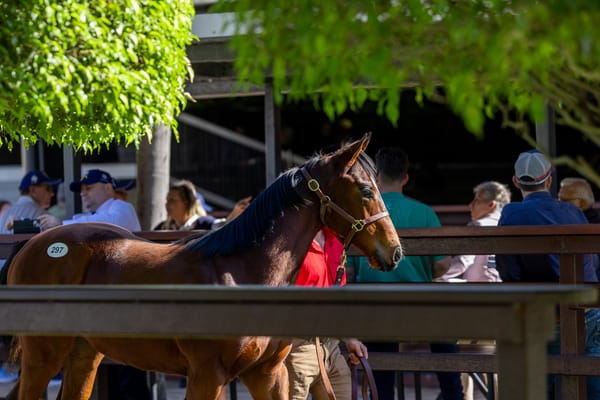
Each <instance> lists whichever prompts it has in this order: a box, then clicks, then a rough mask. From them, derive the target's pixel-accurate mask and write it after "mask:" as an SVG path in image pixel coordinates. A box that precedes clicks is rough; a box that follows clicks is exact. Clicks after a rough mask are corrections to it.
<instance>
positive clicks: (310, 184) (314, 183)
mask: <svg viewBox="0 0 600 400" xmlns="http://www.w3.org/2000/svg"><path fill="white" fill-rule="evenodd" d="M307 185H308V188H309V189H310V190H311V191H312V192H316V191H318V190H319V189H320V188H319V182H317V180H316V179H310V180H309V181H308V182H307Z"/></svg>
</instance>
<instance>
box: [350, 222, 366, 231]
mask: <svg viewBox="0 0 600 400" xmlns="http://www.w3.org/2000/svg"><path fill="white" fill-rule="evenodd" d="M364 227H365V224H364V223H363V222H362V221H361V220H358V219H355V220H354V222H353V223H352V229H354V231H355V232H360V231H362V230H363V228H364Z"/></svg>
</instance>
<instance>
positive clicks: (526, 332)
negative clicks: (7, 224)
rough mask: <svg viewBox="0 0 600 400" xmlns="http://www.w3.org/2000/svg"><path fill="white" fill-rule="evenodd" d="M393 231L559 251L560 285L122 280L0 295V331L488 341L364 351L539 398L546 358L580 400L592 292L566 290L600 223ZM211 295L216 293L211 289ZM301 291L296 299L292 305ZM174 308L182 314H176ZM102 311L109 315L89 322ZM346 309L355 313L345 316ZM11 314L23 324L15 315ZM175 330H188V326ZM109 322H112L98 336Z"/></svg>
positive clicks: (492, 246)
mask: <svg viewBox="0 0 600 400" xmlns="http://www.w3.org/2000/svg"><path fill="white" fill-rule="evenodd" d="M398 232H399V235H400V237H401V240H402V243H403V247H404V249H405V253H406V254H407V255H437V254H448V255H452V254H538V253H539V254H549V253H554V254H559V255H560V263H561V265H560V267H561V284H560V285H556V284H539V285H522V284H521V285H518V284H507V283H502V284H481V285H473V284H441V283H440V284H421V285H406V284H394V285H375V286H373V285H348V286H347V287H345V288H341V289H332V290H327V291H322V290H310V288H307V289H299V288H268V289H265V288H245V289H240V288H238V289H234V290H233V291H231V288H197V287H193V288H186V287H176V288H175V287H148V288H141V287H139V286H138V287H136V288H135V289H134V290H129V289H131V288H125V287H119V288H116V287H100V288H93V287H86V288H81V287H79V288H42V287H35V288H20V289H10V290H2V291H0V296H1V297H0V310H2V311H1V312H0V321H2V322H0V331H3V332H22V333H34V332H37V333H45V334H65V333H67V332H66V331H65V330H68V331H70V332H75V331H76V332H93V333H94V334H103V335H104V334H107V335H138V334H143V335H162V336H172V335H194V336H196V335H199V336H207V335H208V336H211V337H212V336H214V335H231V334H234V335H235V334H263V335H281V336H289V335H293V336H304V335H314V334H320V335H332V336H338V335H339V336H350V335H352V336H357V337H361V338H364V339H376V340H447V339H456V338H481V339H495V340H496V342H497V354H496V355H489V354H473V355H470V354H454V355H445V356H437V355H431V354H429V355H427V354H425V355H415V354H412V355H410V354H404V355H400V356H398V355H396V356H394V355H387V354H386V355H372V362H371V364H372V365H373V366H374V367H375V368H378V369H394V370H410V371H419V370H421V371H428V370H458V371H470V370H475V369H477V370H479V371H484V372H485V371H488V372H494V371H498V372H499V374H500V384H499V390H500V397H501V399H516V398H518V399H540V398H545V377H544V376H545V375H544V374H545V370H544V368H543V367H540V366H541V365H545V364H546V360H548V361H547V362H548V364H547V365H548V371H550V372H557V373H560V374H563V375H564V377H563V384H562V389H563V398H568V399H584V398H585V395H584V393H585V385H584V380H583V379H582V378H581V377H579V376H575V375H586V374H590V375H594V374H598V371H600V365H599V364H600V362H599V360H598V359H592V358H591V357H589V358H588V357H585V356H583V353H584V349H585V345H584V335H583V332H584V330H583V329H584V326H583V313H584V308H583V307H582V306H581V305H582V304H590V303H593V302H597V290H596V288H595V287H590V286H588V285H585V286H581V285H577V286H573V285H574V284H580V283H581V282H582V276H583V273H582V268H581V261H582V256H581V255H582V254H584V253H600V226H598V225H572V226H544V227H539V226H538V227H531V226H528V227H458V226H457V227H443V228H431V229H400V230H399V231H398ZM186 234H189V233H182V232H141V233H139V235H140V236H141V237H144V238H147V239H150V240H154V241H161V242H168V241H172V240H175V239H177V238H180V237H182V236H184V235H186ZM28 237H30V235H0V258H2V257H3V255H4V256H5V255H6V254H7V249H9V248H10V244H11V243H14V242H15V241H16V240H22V239H27V238H28ZM3 243H4V245H2V244H3ZM20 290H25V291H24V292H21V291H20ZM220 291H223V293H220ZM125 292H127V293H128V295H127V296H125V295H124V294H123V293H125ZM119 293H121V294H119ZM215 293H219V294H218V296H217V295H215ZM232 293H236V294H232ZM241 293H245V294H243V295H242V294H241ZM321 293H322V294H321ZM159 294H160V295H159ZM232 295H233V296H234V297H233V299H234V300H232V297H231V296H232ZM20 296H25V297H28V299H25V298H22V297H21V298H19V297H20ZM65 296H67V297H69V298H65ZM157 296H158V297H157ZM186 296H187V297H186ZM207 296H208V297H207ZM210 296H217V297H219V298H220V300H219V299H217V298H213V300H214V302H211V300H210V298H211V297H210ZM220 296H222V297H220ZM237 296H242V297H239V298H238V297H237ZM244 296H249V297H244ZM281 296H282V297H281ZM321 296H332V297H321ZM335 296H339V297H335ZM298 298H301V299H303V300H302V301H297V300H294V299H298ZM226 299H227V301H226ZM115 302H119V304H120V306H119V309H120V310H121V309H122V310H123V312H122V313H120V314H119V315H121V316H120V317H119V315H114V313H110V310H114V308H111V305H114V304H115ZM273 302H274V303H273ZM301 303H302V304H301ZM554 304H561V321H560V324H561V356H557V357H548V358H546V355H545V343H546V340H548V339H550V338H551V337H553V332H554V330H553V324H554V312H553V311H554ZM180 307H183V309H185V310H186V311H185V312H181V310H182V308H180ZM83 308H86V309H87V308H92V309H94V310H95V312H94V321H84V322H85V323H84V322H82V321H79V322H76V321H71V320H65V319H64V318H66V316H67V315H69V312H65V310H67V309H68V310H69V311H70V312H71V311H72V312H76V311H77V310H81V309H83ZM348 308H351V309H352V311H351V312H349V311H348ZM178 310H179V311H178ZM215 310H217V311H218V312H217V311H215ZM105 311H106V314H107V315H106V318H108V319H100V320H99V319H97V318H96V317H98V315H102V314H103V313H104V312H105ZM357 312H358V314H357ZM129 313H135V315H147V318H148V319H150V318H152V319H154V320H155V321H160V323H159V324H152V323H150V322H144V323H142V322H139V320H138V321H136V320H135V319H134V318H127V317H126V316H124V315H131V314H129ZM157 313H158V314H157ZM190 313H196V314H197V313H201V314H200V315H203V316H204V317H206V318H219V316H222V317H223V318H222V319H217V320H218V321H220V322H219V326H220V327H221V330H215V331H211V332H208V331H206V328H203V326H204V325H203V324H200V323H190V321H189V315H191V314H190ZM204 313H205V314H204ZM350 313H351V314H352V315H353V318H352V319H350V318H348V317H347V316H348V315H350ZM40 315H42V317H40ZM158 315H159V316H158ZM186 315H187V316H188V317H187V318H186V317H185V316H186ZM17 316H19V317H20V321H21V322H15V320H17V318H16V317H17ZM24 316H27V317H26V318H23V317H24ZM61 316H62V317H61ZM204 317H203V318H204ZM40 318H42V320H43V321H40ZM101 318H104V317H101ZM178 318H182V319H178ZM203 318H202V319H203ZM236 318H238V319H239V318H241V321H243V323H240V324H238V323H233V322H232V321H235V320H236ZM200 320H201V319H199V321H200ZM23 321H29V322H30V324H29V325H26V324H25V323H24V322H23ZM57 321H60V323H57ZM100 321H102V323H100ZM144 321H146V319H144ZM182 321H185V322H186V323H185V324H183V323H182ZM257 321H258V322H257ZM355 321H360V323H356V322H355ZM82 323H84V325H81V324H82ZM180 325H187V326H188V327H189V328H186V329H187V330H186V329H183V328H181V327H180ZM86 326H87V328H86ZM106 326H113V327H115V328H114V329H109V330H108V331H106ZM253 327H256V330H253V329H254V328H253ZM373 327H377V329H373ZM467 327H469V328H467ZM474 327H477V328H474ZM225 328H227V329H225ZM54 329H63V330H62V331H61V330H59V331H54ZM90 329H91V330H90ZM182 329H183V330H182ZM236 332H237V333H236ZM534 342H537V344H535V343H534ZM532 357H533V358H532ZM461 360H462V361H461ZM532 360H535V362H532ZM519 385H521V388H520V389H519V388H517V386H519Z"/></svg>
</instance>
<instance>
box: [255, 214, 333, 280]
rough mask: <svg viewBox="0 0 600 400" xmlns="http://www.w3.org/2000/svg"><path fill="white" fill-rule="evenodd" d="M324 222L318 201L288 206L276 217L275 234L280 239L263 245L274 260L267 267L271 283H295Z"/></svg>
mask: <svg viewBox="0 0 600 400" xmlns="http://www.w3.org/2000/svg"><path fill="white" fill-rule="evenodd" d="M322 226H323V224H322V223H321V220H320V218H319V209H318V206H316V205H311V206H309V207H304V208H300V209H299V210H288V211H286V214H285V216H284V217H280V218H279V219H278V220H277V221H276V223H275V225H274V227H273V235H274V237H277V238H278V239H277V240H274V241H273V242H272V243H271V244H270V245H269V246H267V248H266V249H263V250H264V251H265V254H268V255H269V257H270V259H271V260H272V262H271V265H270V268H267V270H266V271H265V272H266V275H265V280H266V282H265V283H266V284H267V285H287V284H293V283H294V282H293V280H294V279H295V277H296V275H297V272H298V270H299V269H300V266H301V265H302V262H303V261H304V258H305V257H306V253H307V252H308V249H309V247H310V245H311V243H312V240H313V239H314V237H315V235H316V234H317V232H318V231H319V229H321V227H322Z"/></svg>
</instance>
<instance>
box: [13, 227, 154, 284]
mask: <svg viewBox="0 0 600 400" xmlns="http://www.w3.org/2000/svg"><path fill="white" fill-rule="evenodd" d="M130 241H139V242H144V241H143V240H142V239H140V238H138V237H137V236H135V235H134V234H132V233H131V232H129V231H127V230H125V229H123V228H120V227H118V226H115V225H111V224H104V223H86V224H73V225H64V226H59V227H56V228H53V229H49V230H48V231H44V232H42V233H40V234H37V235H35V236H33V237H32V238H31V239H29V240H28V241H27V243H25V245H24V246H23V247H22V248H21V249H20V250H19V251H18V252H17V253H16V254H15V255H14V257H13V259H12V260H11V262H10V265H6V266H5V267H6V268H5V269H7V271H8V276H7V283H8V284H9V285H11V284H27V285H35V284H81V283H94V282H86V279H87V276H88V274H89V272H90V271H89V267H90V266H92V265H93V264H94V262H98V261H104V262H105V261H106V260H109V259H111V258H113V257H115V256H118V254H119V253H120V252H121V251H122V250H121V249H123V248H124V247H126V246H127V243H128V242H130ZM107 272H108V271H107ZM98 283H100V282H98Z"/></svg>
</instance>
